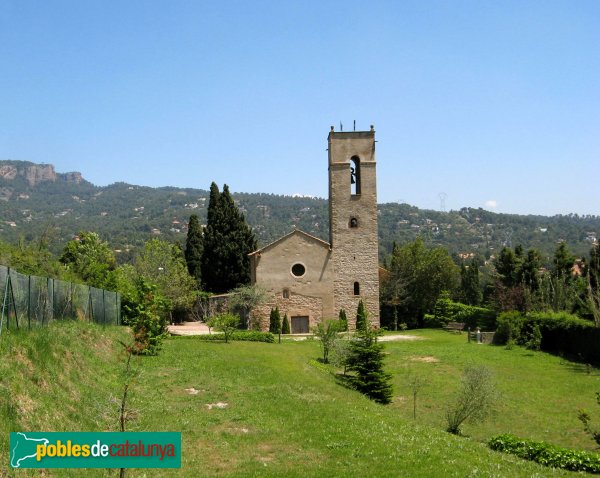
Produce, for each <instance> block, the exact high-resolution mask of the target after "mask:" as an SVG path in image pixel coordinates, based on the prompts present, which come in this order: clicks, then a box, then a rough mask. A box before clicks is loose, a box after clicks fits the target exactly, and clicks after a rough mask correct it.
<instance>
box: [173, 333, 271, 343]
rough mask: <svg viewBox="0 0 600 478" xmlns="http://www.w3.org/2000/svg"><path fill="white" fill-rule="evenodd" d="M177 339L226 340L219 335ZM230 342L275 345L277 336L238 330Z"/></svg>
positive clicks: (232, 335) (185, 336)
mask: <svg viewBox="0 0 600 478" xmlns="http://www.w3.org/2000/svg"><path fill="white" fill-rule="evenodd" d="M177 338H186V339H187V338H190V339H196V340H204V341H208V342H210V341H213V340H217V341H220V340H225V335H223V334H221V333H218V334H202V335H183V336H177ZM230 340H237V341H243V342H265V343H269V344H272V343H275V336H274V335H273V334H272V333H271V332H259V331H257V330H238V331H236V332H233V334H231V337H230Z"/></svg>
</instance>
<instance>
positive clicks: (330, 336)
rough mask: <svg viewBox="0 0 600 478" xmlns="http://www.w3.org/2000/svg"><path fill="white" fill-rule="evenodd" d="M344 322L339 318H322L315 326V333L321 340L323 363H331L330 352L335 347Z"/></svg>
mask: <svg viewBox="0 0 600 478" xmlns="http://www.w3.org/2000/svg"><path fill="white" fill-rule="evenodd" d="M341 327H342V324H341V323H340V321H339V320H321V321H320V322H319V323H318V324H317V325H316V327H313V334H314V335H315V337H317V338H318V339H319V340H320V341H321V349H322V350H323V363H329V352H330V351H331V349H332V348H333V346H334V344H335V342H336V340H337V338H338V332H340V331H341Z"/></svg>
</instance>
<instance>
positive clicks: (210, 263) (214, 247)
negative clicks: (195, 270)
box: [202, 183, 257, 293]
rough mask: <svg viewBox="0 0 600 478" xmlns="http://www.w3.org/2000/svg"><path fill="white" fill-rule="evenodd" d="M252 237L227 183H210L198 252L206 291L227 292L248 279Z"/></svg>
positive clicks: (253, 247)
mask: <svg viewBox="0 0 600 478" xmlns="http://www.w3.org/2000/svg"><path fill="white" fill-rule="evenodd" d="M256 247H257V246H256V239H255V237H254V234H253V233H252V229H251V228H250V226H248V224H246V220H245V218H244V215H243V214H242V213H240V211H239V210H238V208H237V206H236V205H235V203H234V201H233V198H232V197H231V194H230V193H229V187H228V186H227V185H224V186H223V192H222V193H219V188H218V187H217V185H216V184H215V183H212V184H211V186H210V200H209V203H208V211H207V223H206V230H205V232H204V250H203V253H202V281H203V284H204V289H205V290H207V291H209V292H217V293H219V292H227V291H229V290H231V289H234V288H236V287H239V286H242V285H246V284H249V283H250V258H249V257H248V254H249V253H250V252H252V251H254V250H255V249H256Z"/></svg>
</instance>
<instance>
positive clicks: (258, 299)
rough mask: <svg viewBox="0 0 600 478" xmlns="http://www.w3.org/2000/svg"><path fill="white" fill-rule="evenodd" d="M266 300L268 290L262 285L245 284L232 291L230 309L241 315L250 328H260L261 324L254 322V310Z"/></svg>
mask: <svg viewBox="0 0 600 478" xmlns="http://www.w3.org/2000/svg"><path fill="white" fill-rule="evenodd" d="M266 300H267V292H266V291H265V290H264V289H263V288H262V287H259V286H256V285H244V286H241V287H238V288H236V289H234V290H232V291H231V296H230V297H229V310H230V312H232V313H234V314H237V315H239V316H240V318H241V320H242V321H244V322H245V325H246V327H247V328H248V329H258V328H260V324H259V323H254V321H253V318H252V311H253V310H254V309H256V307H258V306H259V305H261V304H263V303H264V302H265V301H266Z"/></svg>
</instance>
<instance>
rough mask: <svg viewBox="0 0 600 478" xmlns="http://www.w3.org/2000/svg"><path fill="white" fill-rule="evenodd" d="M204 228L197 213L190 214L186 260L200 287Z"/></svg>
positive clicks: (189, 270)
mask: <svg viewBox="0 0 600 478" xmlns="http://www.w3.org/2000/svg"><path fill="white" fill-rule="evenodd" d="M202 249H203V247H202V228H201V227H200V221H199V220H198V216H197V215H196V214H192V215H191V216H190V222H189V225H188V233H187V239H186V241H185V262H186V264H187V268H188V272H189V273H190V275H191V276H192V277H193V278H194V279H196V282H197V283H198V287H199V286H200V281H201V278H202V269H201V265H202Z"/></svg>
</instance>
